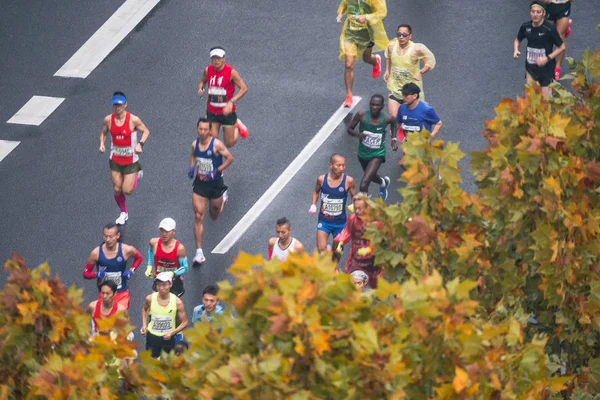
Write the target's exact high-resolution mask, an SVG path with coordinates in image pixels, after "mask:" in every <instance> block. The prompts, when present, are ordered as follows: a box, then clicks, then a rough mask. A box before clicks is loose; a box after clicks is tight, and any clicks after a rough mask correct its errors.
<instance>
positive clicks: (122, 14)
mask: <svg viewBox="0 0 600 400" xmlns="http://www.w3.org/2000/svg"><path fill="white" fill-rule="evenodd" d="M159 2H160V0H127V1H126V2H125V3H123V5H122V6H121V7H119V9H118V10H117V11H115V13H114V14H113V15H112V16H111V17H110V18H109V19H108V20H107V21H106V22H105V23H104V25H102V26H101V27H100V29H98V30H97V31H96V33H94V34H93V35H92V37H90V38H89V39H88V41H87V42H85V43H84V44H83V46H81V47H80V48H79V50H77V52H75V54H73V56H72V57H71V58H70V59H69V60H68V61H67V62H66V63H65V64H64V65H63V66H62V67H60V69H59V70H58V71H56V73H55V74H54V76H62V77H65V78H87V76H88V75H89V74H90V73H91V72H92V71H93V70H94V69H95V68H96V67H97V66H98V65H100V63H101V62H102V60H104V59H105V58H106V56H108V55H109V54H110V52H111V51H113V50H114V48H115V47H117V45H118V44H119V43H120V42H121V40H123V39H124V38H125V37H126V36H127V35H128V34H129V32H131V31H132V30H133V28H135V27H136V25H137V24H139V23H140V21H141V20H142V19H144V17H145V16H146V15H148V13H149V12H150V11H152V9H153V8H154V6H156V5H157V4H158V3H159Z"/></svg>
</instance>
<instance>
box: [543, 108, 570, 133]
mask: <svg viewBox="0 0 600 400" xmlns="http://www.w3.org/2000/svg"><path fill="white" fill-rule="evenodd" d="M570 121H571V119H570V118H563V117H561V116H560V114H559V113H556V114H554V115H552V117H551V118H550V122H549V124H548V134H549V135H551V136H554V137H557V138H561V139H565V138H566V137H567V135H566V134H565V129H566V128H567V125H569V122H570Z"/></svg>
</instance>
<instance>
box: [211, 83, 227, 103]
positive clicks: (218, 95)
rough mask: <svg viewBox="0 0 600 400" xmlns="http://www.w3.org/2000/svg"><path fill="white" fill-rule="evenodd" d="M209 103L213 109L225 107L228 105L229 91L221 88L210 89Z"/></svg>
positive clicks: (213, 87)
mask: <svg viewBox="0 0 600 400" xmlns="http://www.w3.org/2000/svg"><path fill="white" fill-rule="evenodd" d="M208 101H209V102H210V105H211V106H213V107H225V104H227V90H226V89H225V88H222V87H219V86H211V87H209V88H208Z"/></svg>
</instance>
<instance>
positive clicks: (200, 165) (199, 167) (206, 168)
mask: <svg viewBox="0 0 600 400" xmlns="http://www.w3.org/2000/svg"><path fill="white" fill-rule="evenodd" d="M214 169H215V167H214V166H213V160H212V158H201V157H196V173H197V174H198V175H207V174H208V173H209V172H210V171H213V170H214Z"/></svg>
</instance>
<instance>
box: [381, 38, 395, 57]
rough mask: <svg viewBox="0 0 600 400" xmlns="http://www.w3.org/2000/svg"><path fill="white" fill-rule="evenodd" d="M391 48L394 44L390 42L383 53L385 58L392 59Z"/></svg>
mask: <svg viewBox="0 0 600 400" xmlns="http://www.w3.org/2000/svg"><path fill="white" fill-rule="evenodd" d="M393 46H394V42H393V41H392V42H390V43H389V44H388V45H387V47H386V48H385V51H384V53H383V56H384V57H385V58H392V51H393Z"/></svg>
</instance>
